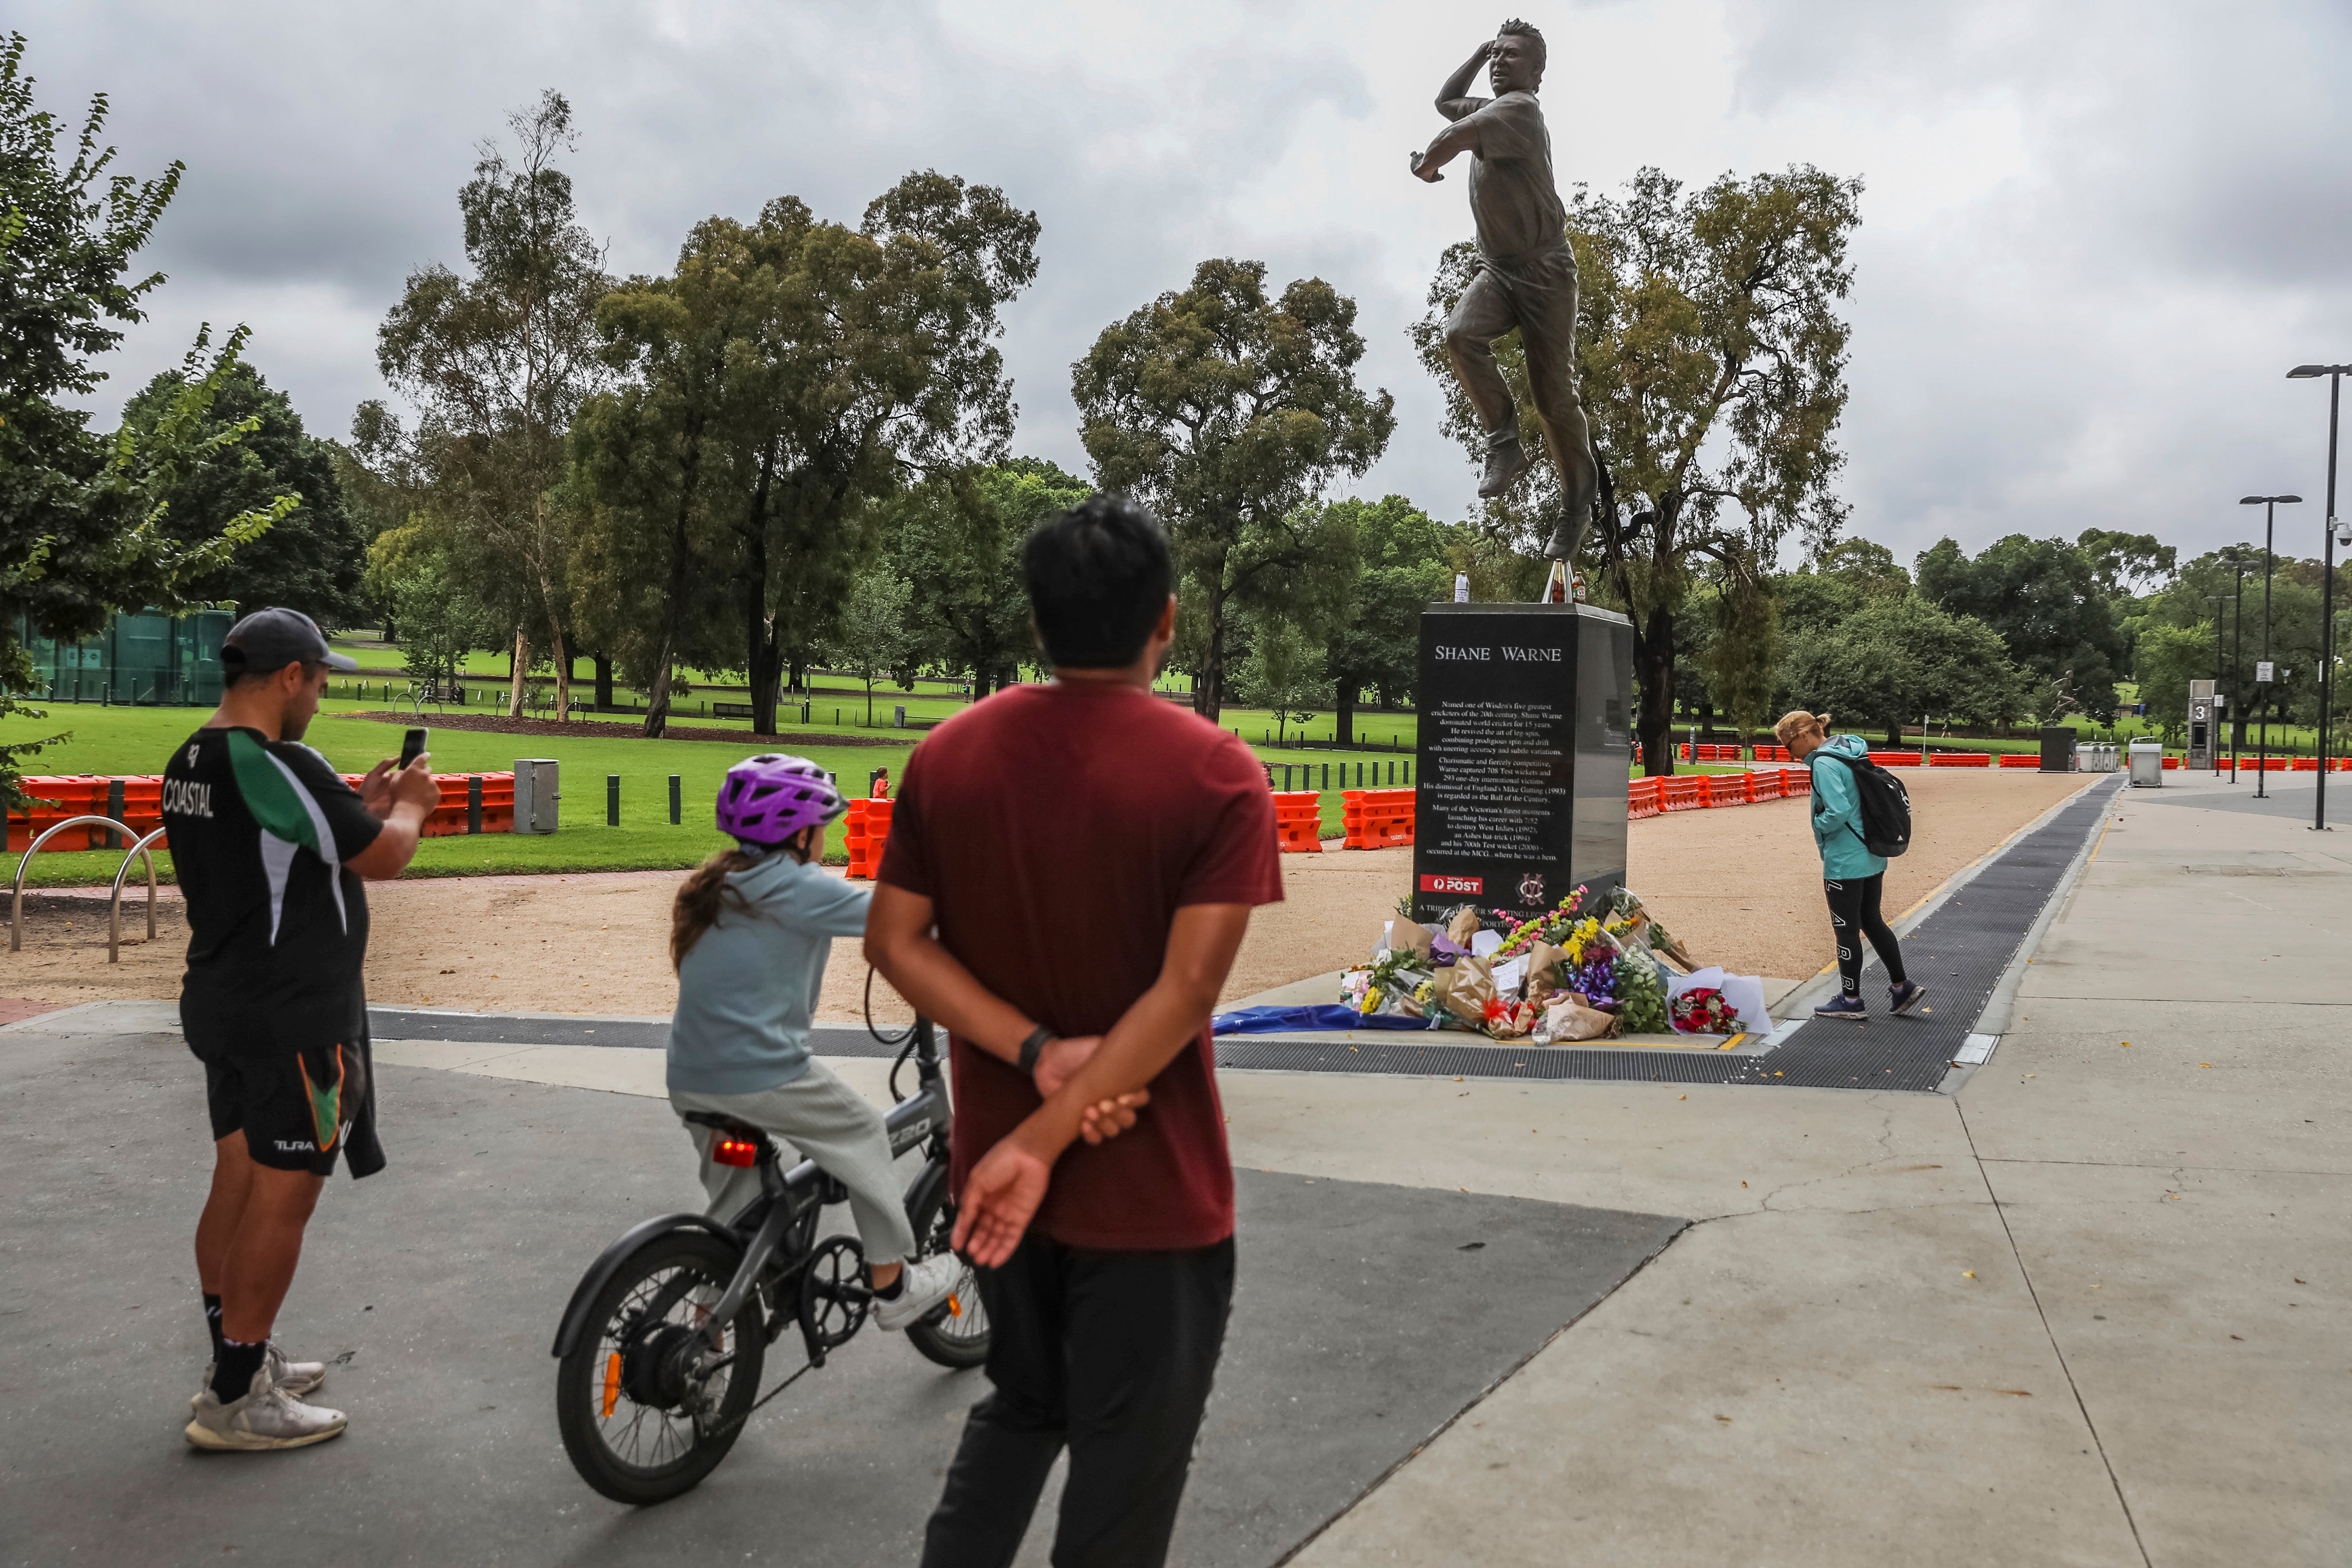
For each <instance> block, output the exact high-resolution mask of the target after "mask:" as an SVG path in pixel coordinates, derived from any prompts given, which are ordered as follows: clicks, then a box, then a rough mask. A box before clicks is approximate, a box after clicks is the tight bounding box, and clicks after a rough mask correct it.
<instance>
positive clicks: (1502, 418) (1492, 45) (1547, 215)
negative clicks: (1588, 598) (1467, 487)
mask: <svg viewBox="0 0 2352 1568" xmlns="http://www.w3.org/2000/svg"><path fill="white" fill-rule="evenodd" d="M1481 65H1484V66H1485V67H1486V76H1487V83H1488V85H1489V86H1490V87H1492V88H1493V89H1494V93H1495V96H1494V97H1492V98H1471V97H1468V96H1466V95H1467V93H1468V92H1469V89H1470V83H1471V82H1472V80H1473V79H1475V77H1476V76H1477V73H1478V68H1479V67H1480V66H1481ZM1543 71H1544V40H1543V35H1542V34H1541V33H1539V32H1538V31H1537V30H1536V29H1535V28H1533V27H1531V26H1528V24H1527V23H1525V22H1521V21H1517V20H1513V21H1508V22H1505V23H1504V24H1503V26H1502V27H1501V28H1500V30H1499V31H1497V33H1496V36H1495V37H1494V39H1493V40H1492V41H1491V42H1489V43H1485V44H1481V45H1480V46H1479V47H1478V49H1477V52H1476V53H1475V54H1473V55H1472V56H1471V57H1470V58H1469V59H1467V60H1465V62H1463V65H1462V67H1461V68H1460V69H1458V70H1456V71H1455V72H1454V74H1453V75H1452V76H1451V77H1448V78H1447V79H1446V81H1445V85H1444V87H1443V88H1442V89H1439V91H1438V96H1437V111H1438V112H1439V113H1440V114H1443V115H1444V116H1445V117H1446V119H1447V120H1448V121H1451V123H1450V124H1448V125H1447V126H1446V128H1445V129H1444V130H1443V131H1441V132H1438V133H1437V135H1436V137H1435V138H1434V139H1433V141H1432V142H1430V144H1429V145H1428V147H1427V148H1425V149H1424V150H1423V151H1422V152H1419V153H1414V154H1413V155H1412V173H1413V174H1415V175H1416V176H1418V177H1419V178H1421V179H1423V180H1427V181H1431V182H1433V183H1434V182H1435V181H1437V180H1439V179H1442V178H1444V176H1443V175H1442V174H1440V173H1439V171H1440V170H1442V169H1444V167H1445V165H1446V164H1447V163H1452V162H1453V161H1454V159H1455V158H1457V157H1459V156H1461V155H1462V154H1463V153H1469V154H1470V216H1471V217H1472V219H1473V220H1474V221H1475V223H1476V225H1477V230H1478V261H1477V265H1476V267H1475V270H1474V271H1473V272H1472V275H1471V279H1470V285H1469V287H1468V288H1467V289H1464V290H1463V294H1462V298H1461V300H1459V301H1458V302H1457V303H1456V304H1455V305H1454V313H1453V314H1452V315H1451V316H1449V317H1447V318H1446V321H1445V346H1446V350H1447V352H1448V353H1450V354H1451V355H1452V356H1453V360H1454V374H1455V375H1457V376H1458V377H1460V378H1461V381H1462V388H1463V391H1464V392H1465V394H1466V395H1468V396H1469V399H1470V404H1471V406H1472V407H1473V408H1475V410H1476V411H1477V414H1478V421H1479V423H1480V425H1481V426H1484V427H1485V429H1486V475H1485V477H1484V478H1483V479H1481V480H1480V481H1479V485H1478V493H1479V494H1480V495H1482V496H1486V497H1490V498H1491V497H1495V496H1500V495H1503V494H1505V493H1506V492H1507V491H1508V490H1509V489H1510V488H1511V485H1512V482H1513V481H1514V480H1516V479H1517V478H1518V477H1519V475H1520V474H1521V473H1523V472H1525V471H1526V469H1527V468H1528V456H1527V452H1526V449H1525V448H1524V447H1522V446H1521V444H1520V440H1519V426H1518V412H1517V407H1516V405H1514V404H1513V403H1512V401H1511V394H1510V389H1509V387H1508V386H1507V385H1506V384H1504V381H1503V374H1502V372H1501V371H1500V370H1499V369H1497V368H1496V364H1495V351H1494V347H1493V343H1494V340H1495V339H1496V338H1498V337H1501V336H1502V335H1503V334H1505V333H1506V332H1508V331H1510V330H1511V329H1512V328H1514V327H1517V329H1518V330H1519V341H1520V342H1521V344H1522V345H1523V346H1524V347H1525V349H1526V351H1527V360H1528V382H1529V389H1528V390H1529V392H1530V394H1531V395H1532V396H1533V398H1534V401H1535V405H1536V414H1537V416H1538V418H1540V419H1541V420H1542V421H1543V426H1544V438H1545V440H1546V441H1547V442H1548V443H1549V447H1550V452H1551V458H1552V464H1553V466H1554V467H1555V468H1558V469H1559V479H1560V502H1561V509H1560V517H1559V524H1558V526H1557V527H1556V529H1555V530H1554V531H1553V534H1552V538H1551V542H1549V544H1547V545H1546V546H1545V548H1544V553H1545V554H1547V555H1549V556H1552V557H1554V558H1556V559H1559V560H1567V559H1569V558H1570V557H1571V556H1573V555H1574V554H1575V552H1576V546H1577V542H1578V541H1579V539H1580V537H1581V536H1582V534H1583V531H1584V525H1585V523H1586V522H1587V521H1590V519H1591V513H1592V498H1593V493H1594V491H1595V490H1596V489H1598V488H1599V474H1598V471H1597V469H1596V468H1594V466H1593V461H1592V443H1591V437H1590V435H1589V434H1588V432H1587V430H1586V428H1585V423H1584V409H1583V407H1582V405H1580V404H1579V403H1578V401H1577V396H1576V258H1575V257H1574V256H1573V255H1572V254H1571V253H1570V250H1569V247H1568V226H1567V218H1568V215H1567V209H1566V208H1565V207H1563V206H1562V205H1560V199H1559V189H1558V187H1557V186H1556V185H1555V184H1553V182H1552V173H1551V132H1549V129H1548V128H1547V127H1546V126H1545V124H1544V117H1543V109H1542V106H1541V105H1540V104H1538V102H1537V100H1536V92H1537V89H1538V87H1539V86H1540V85H1541V83H1542V81H1543Z"/></svg>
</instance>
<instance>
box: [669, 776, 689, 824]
mask: <svg viewBox="0 0 2352 1568" xmlns="http://www.w3.org/2000/svg"><path fill="white" fill-rule="evenodd" d="M685 820H686V819H685V817H684V816H681V815H680V807H679V803H678V795H677V774H676V773H672V774H670V775H669V825H670V826H672V827H676V826H678V824H680V823H681V822H683V821H685Z"/></svg>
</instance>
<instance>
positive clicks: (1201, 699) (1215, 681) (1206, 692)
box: [1192, 563, 1225, 724]
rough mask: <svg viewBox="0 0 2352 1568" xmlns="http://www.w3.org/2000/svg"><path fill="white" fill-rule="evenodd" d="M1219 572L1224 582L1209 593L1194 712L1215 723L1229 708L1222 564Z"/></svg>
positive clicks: (1195, 682) (1194, 690)
mask: <svg viewBox="0 0 2352 1568" xmlns="http://www.w3.org/2000/svg"><path fill="white" fill-rule="evenodd" d="M1217 571H1218V576H1219V578H1220V579H1221V581H1220V584H1219V585H1218V586H1217V587H1215V588H1213V589H1212V590H1211V591H1210V594H1209V637H1208V647H1207V648H1206V649H1205V650H1204V651H1203V653H1202V659H1201V669H1200V673H1199V674H1198V675H1197V676H1195V677H1194V678H1193V680H1192V711H1193V712H1195V713H1198V714H1199V715H1200V716H1201V717H1202V718H1203V719H1206V720H1207V721H1209V722H1210V723H1212V724H1214V723H1216V722H1217V721H1218V720H1219V718H1220V716H1221V715H1222V714H1223V711H1224V707H1225V690H1224V687H1225V592H1224V588H1223V583H1222V578H1223V574H1224V567H1223V563H1219V565H1218V569H1217Z"/></svg>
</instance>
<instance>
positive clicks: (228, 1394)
mask: <svg viewBox="0 0 2352 1568" xmlns="http://www.w3.org/2000/svg"><path fill="white" fill-rule="evenodd" d="M268 1353H269V1342H268V1340H264V1341H262V1342H260V1343H259V1344H253V1345H247V1344H240V1343H238V1342H236V1341H235V1340H232V1339H229V1338H227V1337H226V1335H224V1336H223V1337H222V1339H221V1348H220V1354H219V1356H218V1357H217V1358H215V1361H216V1364H215V1366H214V1368H213V1392H214V1393H215V1394H218V1395H220V1402H221V1403H222V1404H223V1405H230V1404H234V1403H235V1402H236V1401H237V1400H240V1399H243V1398H244V1397H245V1396H246V1395H247V1394H250V1393H251V1392H252V1391H253V1374H254V1373H257V1372H259V1371H260V1370H261V1358H262V1357H263V1356H265V1355H267V1354H268Z"/></svg>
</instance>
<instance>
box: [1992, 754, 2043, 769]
mask: <svg viewBox="0 0 2352 1568" xmlns="http://www.w3.org/2000/svg"><path fill="white" fill-rule="evenodd" d="M2000 765H2001V766H2002V767H2004V768H2038V767H2040V766H2041V765H2042V759H2041V758H2040V757H2037V756H2035V755H2034V754H2033V753H2032V752H2001V753H2000Z"/></svg>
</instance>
